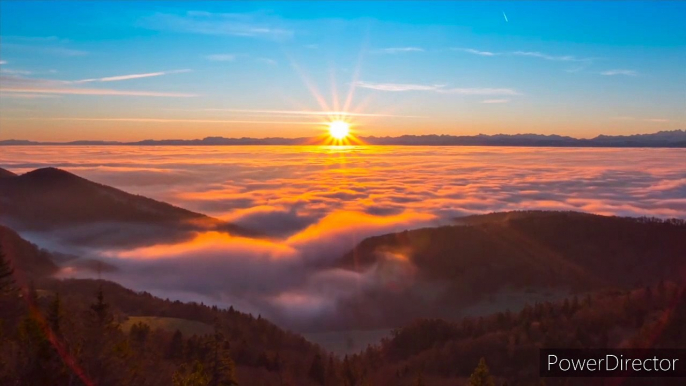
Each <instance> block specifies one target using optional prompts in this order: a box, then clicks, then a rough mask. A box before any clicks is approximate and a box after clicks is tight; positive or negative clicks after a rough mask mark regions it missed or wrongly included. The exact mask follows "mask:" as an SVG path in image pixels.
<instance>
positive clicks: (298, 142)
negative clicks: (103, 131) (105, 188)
mask: <svg viewBox="0 0 686 386" xmlns="http://www.w3.org/2000/svg"><path fill="white" fill-rule="evenodd" d="M665 133H669V134H676V135H679V134H684V138H683V139H682V138H677V139H676V142H674V140H673V139H670V138H667V139H665V140H664V141H662V142H661V143H657V144H656V143H645V144H643V145H641V146H640V147H656V145H657V146H658V147H665V145H666V144H669V142H673V143H672V144H671V145H675V147H686V131H685V130H683V129H675V130H660V131H656V132H649V133H635V134H625V135H605V134H598V135H596V136H595V137H592V138H577V137H572V136H568V135H561V134H538V133H531V132H530V133H515V134H505V133H497V134H483V133H480V134H474V135H454V134H403V135H399V136H374V135H370V136H357V138H359V139H360V140H363V143H357V144H348V145H347V146H384V145H392V146H441V145H443V146H520V147H521V146H523V147H526V146H539V147H540V146H556V147H560V146H571V145H574V144H576V145H582V146H583V145H598V144H606V142H605V141H607V140H622V139H625V140H626V139H628V140H641V139H644V138H645V137H646V136H656V135H659V134H665ZM527 137H530V138H527ZM434 138H436V139H445V140H453V141H454V140H479V139H482V140H491V141H498V140H504V141H507V140H513V139H516V140H520V141H521V140H525V141H527V140H528V141H531V142H530V143H521V142H518V143H488V144H483V143H479V144H471V143H454V142H453V143H411V142H408V143H364V140H371V141H393V140H412V139H415V140H427V139H434ZM317 139H321V136H320V137H260V138H256V137H223V136H206V137H204V138H193V139H180V138H166V139H151V138H146V139H141V140H133V141H120V140H89V139H83V140H71V141H40V140H27V139H14V138H9V139H0V146H40V145H45V146H60V145H74V146H83V145H92V146H98V145H103V146H104V145H109V146H116V145H121V146H146V145H158V146H178V145H195V146H198V145H204V146H212V145H214V146H226V145H228V146H241V145H244V146H248V145H265V146H269V145H273V146H294V145H295V146H331V145H327V144H325V143H321V142H312V141H313V140H317ZM604 140H605V141H604ZM212 141H215V142H219V141H232V143H211V142H212ZM536 141H539V142H540V141H546V142H545V144H541V143H537V142H536ZM260 142H262V143H260ZM264 142H271V143H264ZM274 142H278V143H274ZM619 145H621V144H619ZM334 146H336V145H334ZM338 146H341V145H338ZM343 146H346V145H343Z"/></svg>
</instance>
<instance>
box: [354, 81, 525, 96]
mask: <svg viewBox="0 0 686 386" xmlns="http://www.w3.org/2000/svg"><path fill="white" fill-rule="evenodd" d="M355 85H356V86H357V87H361V88H366V89H370V90H377V91H389V92H403V91H433V92H437V93H443V94H458V95H520V93H519V92H517V91H515V90H513V89H510V88H487V87H486V88H484V87H471V88H459V87H458V88H446V86H445V85H441V84H433V85H425V84H408V83H373V82H364V81H359V82H357V83H355Z"/></svg>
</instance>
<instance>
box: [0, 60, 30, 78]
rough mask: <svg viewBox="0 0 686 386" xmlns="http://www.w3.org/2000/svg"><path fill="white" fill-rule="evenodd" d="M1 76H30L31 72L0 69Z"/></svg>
mask: <svg viewBox="0 0 686 386" xmlns="http://www.w3.org/2000/svg"><path fill="white" fill-rule="evenodd" d="M0 64H2V63H0ZM0 74H9V75H30V74H31V71H26V70H13V69H11V68H0Z"/></svg>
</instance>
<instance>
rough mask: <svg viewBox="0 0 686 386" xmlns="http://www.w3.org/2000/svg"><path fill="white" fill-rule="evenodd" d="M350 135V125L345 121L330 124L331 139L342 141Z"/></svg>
mask: <svg viewBox="0 0 686 386" xmlns="http://www.w3.org/2000/svg"><path fill="white" fill-rule="evenodd" d="M348 134H350V125H349V124H348V123H347V122H343V121H333V122H331V123H329V135H331V137H333V138H335V139H337V140H342V139H345V138H346V137H347V136H348Z"/></svg>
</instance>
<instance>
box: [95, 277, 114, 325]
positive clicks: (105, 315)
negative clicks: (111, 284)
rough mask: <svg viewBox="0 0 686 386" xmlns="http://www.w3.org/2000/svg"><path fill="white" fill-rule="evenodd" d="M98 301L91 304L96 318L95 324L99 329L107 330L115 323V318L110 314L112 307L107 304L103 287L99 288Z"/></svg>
mask: <svg viewBox="0 0 686 386" xmlns="http://www.w3.org/2000/svg"><path fill="white" fill-rule="evenodd" d="M95 296H96V301H95V303H94V304H91V311H93V315H94V316H95V323H96V325H97V326H98V327H101V328H105V327H109V326H110V325H111V324H112V322H113V321H114V317H113V316H112V314H111V313H110V305H109V304H107V303H105V294H104V292H103V290H102V285H100V286H99V287H98V292H97V293H96V295H95Z"/></svg>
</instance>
